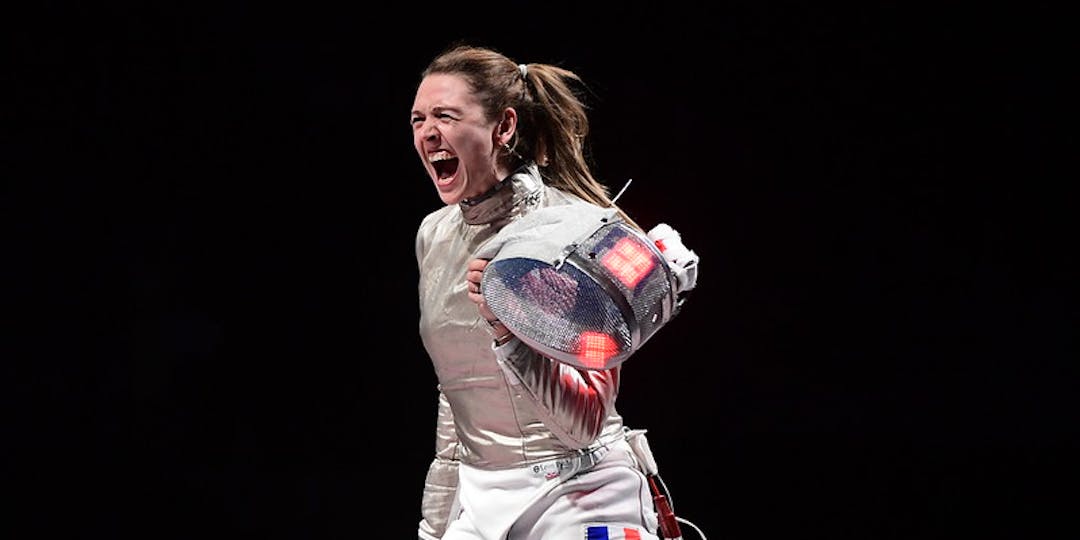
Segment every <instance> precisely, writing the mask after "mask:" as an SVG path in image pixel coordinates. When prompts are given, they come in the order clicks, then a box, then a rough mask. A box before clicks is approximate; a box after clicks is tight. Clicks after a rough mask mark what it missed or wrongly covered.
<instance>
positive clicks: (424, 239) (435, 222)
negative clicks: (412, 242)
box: [416, 205, 461, 257]
mask: <svg viewBox="0 0 1080 540" xmlns="http://www.w3.org/2000/svg"><path fill="white" fill-rule="evenodd" d="M460 219H461V213H460V212H458V207H457V205H447V206H442V207H440V208H438V209H437V210H434V211H432V212H430V213H428V214H427V215H426V216H424V218H423V219H421V220H420V226H419V227H417V228H416V254H417V257H420V256H421V255H422V254H423V253H424V251H426V249H427V246H428V245H429V244H430V241H431V239H432V238H433V237H434V236H435V235H436V234H438V232H439V231H440V230H442V229H445V228H446V227H447V226H449V225H452V224H453V223H455V222H456V221H457V220H460Z"/></svg>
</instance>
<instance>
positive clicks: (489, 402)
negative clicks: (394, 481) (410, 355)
mask: <svg viewBox="0 0 1080 540" xmlns="http://www.w3.org/2000/svg"><path fill="white" fill-rule="evenodd" d="M564 204H570V205H587V204H590V203H588V202H585V201H583V200H582V199H580V198H578V197H575V196H573V195H571V194H568V193H566V192H563V191H560V190H558V189H556V188H553V187H550V186H547V185H546V184H544V183H543V182H542V181H541V178H540V174H539V171H538V169H537V168H536V166H535V165H530V166H527V167H523V168H521V169H519V170H518V171H517V172H515V173H514V174H512V175H510V177H508V178H507V179H506V180H504V181H503V182H501V183H500V184H499V185H498V186H497V187H496V189H495V190H493V191H492V192H489V193H488V194H487V195H485V197H484V198H483V199H481V200H478V201H475V200H474V201H467V202H462V203H459V204H456V205H449V206H444V207H442V208H440V209H438V210H436V211H434V212H432V213H431V214H428V215H427V216H426V217H425V218H424V219H423V221H422V222H421V224H420V227H419V229H418V232H417V236H416V257H417V263H418V264H419V276H420V280H419V297H420V336H421V339H422V340H423V344H424V347H425V348H426V349H427V352H428V354H429V355H430V357H431V360H432V363H433V364H434V368H435V373H436V375H437V378H438V390H439V399H438V417H437V423H436V433H435V435H436V445H435V450H436V453H435V459H434V460H433V462H432V464H431V467H430V468H429V470H428V474H427V481H426V484H425V490H424V497H423V502H422V509H421V510H422V514H423V517H424V519H423V520H422V521H421V526H420V530H421V532H422V533H425V534H422V536H425V535H426V536H428V537H436V538H437V537H439V536H441V534H442V531H443V530H444V529H445V526H446V521H447V519H448V517H449V512H450V508H451V505H452V504H453V499H454V493H455V489H456V485H457V464H458V463H459V462H460V463H466V464H468V465H470V466H474V467H478V468H488V469H507V468H514V467H521V466H524V465H527V464H530V463H535V462H538V461H544V460H549V459H553V458H558V457H565V456H567V455H569V454H572V453H573V452H574V451H575V450H577V449H581V448H585V447H587V446H589V444H590V443H593V442H594V441H596V439H598V438H601V437H603V438H609V437H615V436H617V435H618V434H620V433H622V426H623V421H622V417H621V416H620V415H619V414H618V413H617V412H616V410H615V397H616V395H617V393H618V390H619V370H618V368H616V369H612V370H607V371H583V370H578V369H576V368H574V367H572V366H569V365H566V364H562V363H559V362H556V361H554V360H550V359H548V358H545V357H543V356H541V355H539V354H538V353H536V352H535V351H533V350H531V349H530V348H529V347H527V346H526V345H524V344H523V343H522V342H521V341H519V340H517V339H512V340H511V341H510V342H508V343H506V344H505V345H502V346H499V347H495V346H494V344H493V341H492V336H491V334H490V333H489V330H488V325H487V323H486V322H485V321H484V320H483V319H482V318H481V317H480V314H479V312H478V311H477V307H476V304H474V303H473V302H472V301H470V300H469V298H468V294H467V289H466V287H467V285H466V281H465V270H466V264H467V263H468V261H469V259H471V258H472V257H473V254H474V253H476V252H477V251H478V250H479V249H480V248H481V247H483V246H484V244H485V243H486V242H487V241H489V240H490V239H491V238H492V237H493V236H494V235H495V234H496V233H497V232H498V231H499V230H500V229H501V228H502V227H503V226H505V225H506V224H507V223H510V222H511V221H512V220H514V219H515V218H517V217H519V216H521V215H524V214H526V213H528V212H530V211H531V210H534V209H536V208H542V207H545V206H553V205H564Z"/></svg>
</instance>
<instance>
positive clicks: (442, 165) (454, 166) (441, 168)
mask: <svg viewBox="0 0 1080 540" xmlns="http://www.w3.org/2000/svg"><path fill="white" fill-rule="evenodd" d="M431 166H432V167H434V168H435V176H436V177H437V178H438V179H439V181H443V180H447V179H449V178H452V177H453V176H454V174H455V173H457V170H458V158H446V159H441V160H439V161H432V162H431Z"/></svg>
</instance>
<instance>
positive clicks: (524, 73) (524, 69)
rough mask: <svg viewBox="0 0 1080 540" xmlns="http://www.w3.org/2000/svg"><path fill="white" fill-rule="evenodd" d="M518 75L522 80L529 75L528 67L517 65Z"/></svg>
mask: <svg viewBox="0 0 1080 540" xmlns="http://www.w3.org/2000/svg"><path fill="white" fill-rule="evenodd" d="M518 73H520V74H521V78H522V79H524V78H525V77H526V76H527V75H528V74H529V66H526V65H525V64H518Z"/></svg>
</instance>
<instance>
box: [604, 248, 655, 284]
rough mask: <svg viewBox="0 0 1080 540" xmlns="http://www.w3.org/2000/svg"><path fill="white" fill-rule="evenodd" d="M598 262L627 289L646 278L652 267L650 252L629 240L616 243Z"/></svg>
mask: <svg viewBox="0 0 1080 540" xmlns="http://www.w3.org/2000/svg"><path fill="white" fill-rule="evenodd" d="M600 262H601V264H603V265H604V268H607V269H608V271H609V272H611V273H612V274H613V275H614V276H615V277H617V278H618V279H619V281H621V282H623V285H626V287H627V288H629V289H633V288H634V287H635V286H636V285H637V284H638V282H639V281H641V279H642V278H644V277H645V276H647V275H648V274H649V272H650V271H651V270H652V269H653V265H654V263H653V257H652V252H651V251H649V249H648V248H646V247H645V246H643V245H641V244H639V243H637V242H635V241H633V240H632V239H630V238H623V239H621V240H619V241H618V242H616V243H615V245H614V246H612V248H611V250H610V251H608V252H607V253H605V254H604V256H603V258H602V259H601V260H600Z"/></svg>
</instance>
